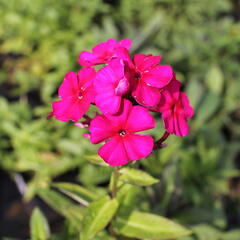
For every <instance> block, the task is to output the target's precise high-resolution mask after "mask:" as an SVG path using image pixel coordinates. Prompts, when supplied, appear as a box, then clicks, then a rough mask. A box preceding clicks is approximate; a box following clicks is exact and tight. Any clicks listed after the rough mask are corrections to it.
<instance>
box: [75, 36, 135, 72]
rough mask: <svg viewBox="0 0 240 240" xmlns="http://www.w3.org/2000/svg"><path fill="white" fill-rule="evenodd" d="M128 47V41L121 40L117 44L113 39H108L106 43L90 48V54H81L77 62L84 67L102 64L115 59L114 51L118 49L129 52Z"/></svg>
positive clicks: (129, 41)
mask: <svg viewBox="0 0 240 240" xmlns="http://www.w3.org/2000/svg"><path fill="white" fill-rule="evenodd" d="M130 47H131V40H130V39H123V40H121V41H119V42H117V41H116V40H115V39H109V40H107V41H106V42H102V43H99V44H97V45H96V46H95V47H94V48H92V52H87V51H83V52H81V53H80V56H79V59H78V62H79V64H80V65H82V66H84V67H91V66H94V65H98V64H104V63H107V62H109V61H110V60H112V59H114V58H117V54H116V50H117V49H118V48H125V49H127V50H129V49H130Z"/></svg>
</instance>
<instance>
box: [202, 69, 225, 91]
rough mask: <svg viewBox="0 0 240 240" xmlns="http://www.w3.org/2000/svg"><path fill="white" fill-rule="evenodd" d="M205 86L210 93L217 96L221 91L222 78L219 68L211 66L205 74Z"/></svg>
mask: <svg viewBox="0 0 240 240" xmlns="http://www.w3.org/2000/svg"><path fill="white" fill-rule="evenodd" d="M205 80H206V84H207V86H208V88H209V89H210V90H211V92H213V93H215V94H217V95H219V94H221V92H222V90H223V83H224V76H223V73H222V70H221V69H220V67H219V66H217V65H213V66H212V67H211V68H210V69H209V71H208V72H207V74H206V79H205Z"/></svg>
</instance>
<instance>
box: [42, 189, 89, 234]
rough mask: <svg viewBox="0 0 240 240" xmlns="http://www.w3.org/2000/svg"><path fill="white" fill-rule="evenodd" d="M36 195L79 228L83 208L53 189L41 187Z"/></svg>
mask: <svg viewBox="0 0 240 240" xmlns="http://www.w3.org/2000/svg"><path fill="white" fill-rule="evenodd" d="M38 195H39V196H40V197H41V198H42V199H43V200H44V201H45V202H46V203H47V204H48V205H50V207H52V208H53V209H54V210H55V211H56V212H57V213H59V214H61V215H63V216H65V217H66V218H67V219H68V220H69V221H70V222H71V223H72V224H73V225H74V226H75V227H77V228H78V229H80V227H81V221H82V219H83V214H84V208H81V207H80V206H79V205H75V204H74V203H73V202H72V201H71V200H69V199H68V198H66V197H64V196H63V195H62V194H60V193H58V192H56V191H54V190H50V189H41V190H39V192H38Z"/></svg>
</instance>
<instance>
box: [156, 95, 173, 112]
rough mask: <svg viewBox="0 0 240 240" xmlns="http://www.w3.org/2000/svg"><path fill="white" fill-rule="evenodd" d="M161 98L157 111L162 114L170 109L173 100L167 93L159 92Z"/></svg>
mask: <svg viewBox="0 0 240 240" xmlns="http://www.w3.org/2000/svg"><path fill="white" fill-rule="evenodd" d="M160 93H161V98H160V101H159V104H158V111H159V112H164V111H167V110H169V109H171V108H172V105H173V103H174V99H173V97H172V95H171V94H170V92H169V91H161V92H160Z"/></svg>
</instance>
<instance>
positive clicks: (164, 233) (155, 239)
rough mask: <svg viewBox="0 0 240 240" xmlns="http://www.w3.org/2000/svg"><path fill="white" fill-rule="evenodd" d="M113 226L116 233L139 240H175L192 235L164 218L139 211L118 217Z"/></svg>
mask: <svg viewBox="0 0 240 240" xmlns="http://www.w3.org/2000/svg"><path fill="white" fill-rule="evenodd" d="M113 226H114V230H115V231H116V233H118V234H122V235H124V236H127V237H132V238H139V239H149V240H164V239H172V238H174V239H175V238H178V237H183V236H186V235H189V234H191V231H189V230H188V229H186V228H184V227H182V226H181V225H179V224H177V223H174V222H172V221H170V220H168V219H166V218H164V217H160V216H158V215H154V214H150V213H143V212H138V211H133V212H131V213H130V214H129V215H128V216H124V217H120V216H118V217H116V220H115V221H114V222H113Z"/></svg>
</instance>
